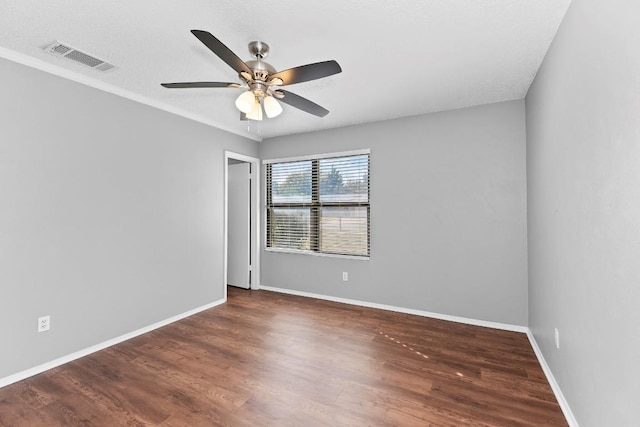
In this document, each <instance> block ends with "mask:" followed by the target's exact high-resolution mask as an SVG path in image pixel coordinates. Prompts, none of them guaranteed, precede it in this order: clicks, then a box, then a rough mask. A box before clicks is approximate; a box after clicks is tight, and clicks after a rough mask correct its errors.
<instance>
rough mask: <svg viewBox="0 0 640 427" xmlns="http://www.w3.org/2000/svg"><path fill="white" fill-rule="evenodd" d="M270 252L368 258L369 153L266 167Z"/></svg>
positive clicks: (277, 163) (282, 162) (273, 163)
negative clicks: (312, 253) (276, 250)
mask: <svg viewBox="0 0 640 427" xmlns="http://www.w3.org/2000/svg"><path fill="white" fill-rule="evenodd" d="M266 176H267V247H269V248H279V249H284V250H296V251H309V252H320V253H327V254H339V255H354V256H369V252H370V244H369V240H370V226H369V222H370V221H369V216H370V206H369V154H358V155H347V156H339V155H337V156H335V157H325V158H318V159H310V160H301V161H277V162H271V163H267V165H266Z"/></svg>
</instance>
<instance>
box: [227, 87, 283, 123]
mask: <svg viewBox="0 0 640 427" xmlns="http://www.w3.org/2000/svg"><path fill="white" fill-rule="evenodd" d="M256 92H258V93H256ZM256 92H254V91H252V90H248V91H246V92H243V93H242V94H240V96H239V97H238V98H237V99H236V107H237V108H238V110H240V112H242V113H244V114H246V115H247V119H249V120H262V107H263V105H264V112H265V114H266V115H267V117H268V118H270V119H273V118H274V117H278V116H279V115H280V113H282V106H281V105H280V103H279V102H278V101H276V99H275V98H274V97H273V96H271V95H266V96H265V95H264V92H261V91H260V92H259V91H256ZM261 100H262V102H260V101H261Z"/></svg>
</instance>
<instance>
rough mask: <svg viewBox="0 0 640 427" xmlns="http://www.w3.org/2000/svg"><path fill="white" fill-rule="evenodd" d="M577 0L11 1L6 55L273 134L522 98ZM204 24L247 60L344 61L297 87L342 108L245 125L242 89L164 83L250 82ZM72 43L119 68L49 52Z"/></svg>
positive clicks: (3, 24)
mask: <svg viewBox="0 0 640 427" xmlns="http://www.w3.org/2000/svg"><path fill="white" fill-rule="evenodd" d="M569 3H570V0H474V1H471V0H403V1H388V0H387V1H377V0H375V1H372V0H349V1H345V0H323V1H319V2H306V1H304V2H303V1H293V0H281V1H273V0H265V1H260V2H256V1H252V0H245V1H239V2H238V1H233V2H232V1H216V0H206V1H205V0H183V1H179V2H177V1H174V0H171V1H170V0H153V1H151V0H136V1H131V0H127V1H125V0H109V1H101V2H96V1H86V0H49V1H42V0H0V47H3V48H5V50H4V51H3V52H4V56H7V57H10V58H11V55H6V52H11V53H13V52H15V53H17V54H18V55H20V56H21V57H28V58H29V59H30V60H31V65H34V64H35V65H36V66H38V64H44V65H46V66H45V67H40V68H43V69H47V70H49V71H51V70H53V71H54V72H58V71H59V74H61V75H64V76H67V77H68V76H70V75H72V76H73V75H76V76H78V77H79V78H78V80H80V81H83V82H89V83H90V84H91V82H95V83H96V84H95V85H96V86H97V87H100V88H103V89H104V88H106V89H109V88H114V89H116V90H114V92H116V93H120V94H125V95H127V94H133V95H135V96H133V98H134V99H139V100H140V99H142V100H148V101H151V102H150V103H151V104H152V105H156V106H158V105H161V106H164V107H165V108H167V109H168V110H170V111H173V112H178V113H180V114H183V115H185V116H187V117H191V118H195V119H197V120H199V121H202V122H205V123H209V124H211V125H214V126H217V127H221V128H223V129H226V130H230V131H232V132H235V133H238V134H241V135H245V136H249V137H251V138H253V139H262V138H268V137H273V136H278V135H286V134H292V133H300V132H308V131H314V130H320V129H327V128H334V127H339V126H346V125H350V124H356V123H365V122H372V121H378V120H385V119H390V118H395V117H402V116H409V115H416V114H422V113H428V112H434V111H442V110H449V109H454V108H461V107H467V106H473V105H479V104H486V103H492V102H499V101H506V100H512V99H521V98H523V97H524V96H525V94H526V92H527V90H528V88H529V85H530V84H531V82H532V80H533V77H534V76H535V73H536V72H537V70H538V68H539V66H540V64H541V62H542V59H543V57H544V55H545V53H546V51H547V49H548V47H549V44H550V43H551V40H552V39H553V37H554V35H555V33H556V31H557V29H558V26H559V25H560V22H561V20H562V17H563V16H564V13H565V11H566V9H567V7H568V6H569ZM191 29H200V30H205V31H209V32H211V33H212V34H213V35H215V36H216V37H217V38H218V39H220V40H221V41H222V42H223V43H224V44H226V45H227V46H228V47H229V48H230V49H231V50H233V51H234V52H235V53H236V54H237V55H238V56H240V57H241V58H242V59H243V60H249V59H251V58H250V56H249V53H248V50H247V44H248V43H249V42H250V41H252V40H261V41H265V42H267V43H268V44H269V45H270V47H271V52H270V54H269V57H268V58H267V62H269V63H271V64H272V65H273V66H274V67H275V68H276V69H277V70H283V69H287V68H291V67H295V66H298V65H303V64H307V63H312V62H319V61H325V60H329V59H335V60H336V61H338V63H339V64H340V65H341V66H342V69H343V72H342V73H340V74H337V75H334V76H331V77H328V78H325V79H322V80H317V81H312V82H306V83H300V84H296V85H291V86H287V87H286V89H287V90H289V91H291V92H294V93H296V94H298V95H301V96H304V97H306V98H308V99H310V100H312V101H314V102H316V103H318V104H320V105H322V106H323V107H325V108H327V109H328V110H330V114H329V115H328V116H326V117H324V118H318V117H315V116H312V115H309V114H307V113H304V112H302V111H299V110H296V109H294V108H292V107H290V106H287V105H283V107H284V112H283V114H281V115H280V116H279V117H277V118H275V119H270V120H264V121H262V122H241V121H240V120H239V113H238V111H237V110H236V108H235V106H234V100H235V98H236V97H237V96H238V95H239V94H240V93H241V92H240V91H239V89H229V88H225V89H185V90H177V89H174V90H169V89H165V88H162V87H161V86H160V83H163V82H181V81H203V80H204V81H231V82H233V81H238V78H237V76H236V73H235V72H234V71H233V70H232V69H231V68H229V66H227V65H226V64H225V63H224V62H222V60H220V59H219V58H218V57H216V56H215V55H214V54H213V53H211V51H209V50H208V49H207V48H206V47H205V46H204V45H202V44H201V43H200V42H199V41H198V40H197V39H196V38H195V37H194V36H193V35H192V34H191V33H190V30H191ZM53 40H59V41H61V42H65V43H68V44H69V45H71V46H73V47H75V48H77V49H79V50H82V51H84V52H86V53H89V54H92V55H95V56H97V57H99V58H101V59H104V60H106V61H108V62H111V63H113V64H115V65H116V66H117V67H118V68H117V69H116V70H113V71H110V72H106V73H101V72H99V71H96V70H93V69H90V68H86V67H84V66H82V65H78V64H75V63H73V62H71V61H68V60H64V59H60V58H57V57H54V56H52V55H49V54H47V53H45V52H44V51H42V50H41V47H42V46H44V45H46V44H48V43H49V42H51V41H53Z"/></svg>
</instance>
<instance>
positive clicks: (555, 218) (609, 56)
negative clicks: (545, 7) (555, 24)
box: [526, 0, 640, 427]
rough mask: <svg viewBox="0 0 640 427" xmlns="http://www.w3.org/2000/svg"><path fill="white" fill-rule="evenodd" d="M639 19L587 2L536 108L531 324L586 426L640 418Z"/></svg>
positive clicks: (535, 97) (531, 125)
mask: <svg viewBox="0 0 640 427" xmlns="http://www.w3.org/2000/svg"><path fill="white" fill-rule="evenodd" d="M638 16H640V3H638V2H631V1H607V2H605V1H595V0H575V1H574V2H573V3H572V5H571V7H570V8H569V11H568V12H567V15H566V17H565V19H564V23H563V24H562V26H561V27H560V31H559V32H558V34H557V36H556V38H555V40H554V42H553V44H552V46H551V49H550V51H549V53H548V54H547V57H546V59H545V60H544V63H543V66H542V68H541V70H540V71H539V73H538V75H537V77H536V79H535V81H534V84H533V86H532V87H531V89H530V90H529V93H528V95H527V98H526V106H527V147H528V148H527V177H528V196H529V199H528V205H529V226H528V229H529V326H530V328H531V329H532V331H533V333H534V335H535V337H536V341H537V342H538V343H539V345H540V347H541V349H542V352H543V353H544V356H545V359H546V360H547V362H548V364H549V366H550V367H551V370H552V371H553V373H554V376H555V378H556V379H557V381H558V383H559V385H560V388H561V389H562V391H563V394H564V395H565V397H566V398H567V400H568V402H569V405H570V407H571V408H572V411H573V412H574V415H575V416H576V418H577V420H578V422H579V424H580V425H581V426H583V427H589V426H594V427H596V426H597V427H600V426H632V425H633V426H637V425H638V420H639V419H640V406H638V399H639V398H640V364H638V361H639V360H640V285H639V284H640V77H639V76H640V49H639V47H640V26H639V25H638ZM556 327H557V328H558V330H559V331H560V349H559V350H557V349H556V348H555V345H554V343H553V329H554V328H556Z"/></svg>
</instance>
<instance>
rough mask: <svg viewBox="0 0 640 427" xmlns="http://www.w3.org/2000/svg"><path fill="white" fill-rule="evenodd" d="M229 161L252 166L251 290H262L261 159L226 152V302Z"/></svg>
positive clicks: (250, 215)
mask: <svg viewBox="0 0 640 427" xmlns="http://www.w3.org/2000/svg"><path fill="white" fill-rule="evenodd" d="M229 159H234V160H240V161H242V162H247V163H250V164H251V175H250V177H251V212H250V213H249V218H250V219H249V221H251V223H252V224H255V228H254V229H253V230H252V236H251V237H252V239H251V251H252V253H251V259H252V261H253V263H252V266H251V267H252V268H251V288H250V289H260V235H261V234H260V225H261V222H260V159H258V158H256V157H251V156H246V155H244V154H240V153H234V152H232V151H228V150H225V152H224V230H223V234H224V247H223V253H224V256H223V258H224V268H223V276H224V277H223V281H222V286H223V287H224V300H225V301H226V300H227V263H228V256H229V255H228V250H229Z"/></svg>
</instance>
